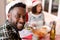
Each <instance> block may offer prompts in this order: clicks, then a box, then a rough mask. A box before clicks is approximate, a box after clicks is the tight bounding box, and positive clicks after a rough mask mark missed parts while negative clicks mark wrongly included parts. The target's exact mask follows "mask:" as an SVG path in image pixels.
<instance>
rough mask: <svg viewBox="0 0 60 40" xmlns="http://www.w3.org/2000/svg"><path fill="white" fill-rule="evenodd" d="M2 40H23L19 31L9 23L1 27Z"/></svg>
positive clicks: (0, 35) (0, 36)
mask: <svg viewBox="0 0 60 40" xmlns="http://www.w3.org/2000/svg"><path fill="white" fill-rule="evenodd" d="M0 40H21V38H20V37H19V35H18V31H17V30H16V28H14V27H13V26H12V25H10V24H9V23H8V22H7V23H6V24H4V25H3V26H1V27H0Z"/></svg>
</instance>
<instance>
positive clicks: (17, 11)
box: [0, 1, 26, 40]
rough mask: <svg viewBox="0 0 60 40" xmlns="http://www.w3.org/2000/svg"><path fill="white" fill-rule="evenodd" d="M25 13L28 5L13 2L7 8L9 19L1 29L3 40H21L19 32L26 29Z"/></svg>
mask: <svg viewBox="0 0 60 40" xmlns="http://www.w3.org/2000/svg"><path fill="white" fill-rule="evenodd" d="M25 12H26V5H25V4H24V3H22V2H18V1H13V2H11V3H10V4H8V5H7V6H6V13H7V16H8V19H7V22H6V23H5V24H4V25H3V26H1V27H0V32H1V33H0V35H1V36H2V38H1V40H21V38H20V36H19V33H18V31H19V30H22V29H23V28H24V24H25ZM18 25H19V26H18Z"/></svg>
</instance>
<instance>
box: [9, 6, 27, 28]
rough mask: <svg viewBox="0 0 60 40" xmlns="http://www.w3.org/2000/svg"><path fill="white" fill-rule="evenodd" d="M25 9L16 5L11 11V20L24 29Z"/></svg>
mask: <svg viewBox="0 0 60 40" xmlns="http://www.w3.org/2000/svg"><path fill="white" fill-rule="evenodd" d="M25 12H26V11H25V9H24V8H22V7H15V8H14V9H12V10H11V12H10V17H9V18H10V21H11V23H13V25H16V26H17V28H18V29H22V28H23V27H24V24H25Z"/></svg>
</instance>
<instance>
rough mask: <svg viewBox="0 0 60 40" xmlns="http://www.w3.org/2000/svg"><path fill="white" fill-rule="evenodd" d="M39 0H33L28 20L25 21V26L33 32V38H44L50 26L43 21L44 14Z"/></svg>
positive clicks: (35, 39)
mask: <svg viewBox="0 0 60 40" xmlns="http://www.w3.org/2000/svg"><path fill="white" fill-rule="evenodd" d="M42 10H43V9H42V4H41V1H34V2H33V3H32V11H31V12H29V13H28V21H27V22H26V25H27V28H28V27H29V28H31V29H32V32H33V40H38V39H39V38H40V39H41V38H44V37H45V36H46V35H47V34H48V32H50V30H51V27H50V25H49V23H46V22H45V21H46V20H45V17H44V16H45V14H44V13H43V12H42Z"/></svg>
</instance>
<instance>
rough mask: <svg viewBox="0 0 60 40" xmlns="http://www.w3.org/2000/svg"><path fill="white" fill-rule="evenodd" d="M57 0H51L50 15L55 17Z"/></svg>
mask: <svg viewBox="0 0 60 40" xmlns="http://www.w3.org/2000/svg"><path fill="white" fill-rule="evenodd" d="M58 5H59V0H52V8H51V14H53V15H56V16H57V13H58Z"/></svg>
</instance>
